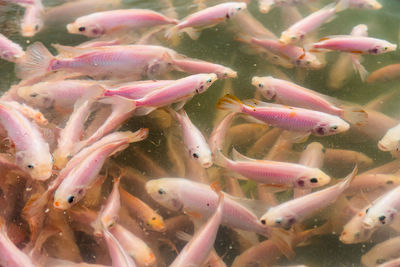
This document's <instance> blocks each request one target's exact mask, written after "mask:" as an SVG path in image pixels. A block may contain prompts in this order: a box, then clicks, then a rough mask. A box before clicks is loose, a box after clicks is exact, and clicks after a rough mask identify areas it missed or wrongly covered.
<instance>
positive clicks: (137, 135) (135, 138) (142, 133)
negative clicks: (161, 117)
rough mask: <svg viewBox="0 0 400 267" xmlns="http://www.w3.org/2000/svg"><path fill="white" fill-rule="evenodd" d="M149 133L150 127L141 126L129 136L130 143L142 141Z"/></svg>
mask: <svg viewBox="0 0 400 267" xmlns="http://www.w3.org/2000/svg"><path fill="white" fill-rule="evenodd" d="M148 135H149V129H148V128H141V129H139V130H137V131H136V132H134V133H131V134H130V136H129V143H134V142H140V141H142V140H144V139H146V138H147V136H148Z"/></svg>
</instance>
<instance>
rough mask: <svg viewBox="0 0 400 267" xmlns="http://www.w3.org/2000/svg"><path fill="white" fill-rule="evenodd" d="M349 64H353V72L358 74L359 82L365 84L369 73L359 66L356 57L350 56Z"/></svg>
mask: <svg viewBox="0 0 400 267" xmlns="http://www.w3.org/2000/svg"><path fill="white" fill-rule="evenodd" d="M351 62H352V63H353V68H354V70H355V71H356V72H358V73H359V74H360V78H361V81H362V82H365V80H366V78H367V76H368V74H369V73H368V71H367V70H366V69H365V67H364V66H363V65H362V64H361V62H360V60H359V57H358V56H356V55H351Z"/></svg>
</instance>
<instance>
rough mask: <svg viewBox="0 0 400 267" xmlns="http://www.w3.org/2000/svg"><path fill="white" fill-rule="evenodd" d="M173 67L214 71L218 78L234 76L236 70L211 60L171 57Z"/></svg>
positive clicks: (196, 71) (193, 72) (206, 71)
mask: <svg viewBox="0 0 400 267" xmlns="http://www.w3.org/2000/svg"><path fill="white" fill-rule="evenodd" d="M172 62H173V64H174V68H176V69H177V70H181V71H184V72H187V73H192V74H197V73H215V74H216V75H217V77H218V79H225V78H236V77H237V72H236V71H234V70H232V69H230V68H228V67H225V66H222V65H219V64H215V63H211V62H207V61H203V60H198V59H187V58H185V59H173V61H172Z"/></svg>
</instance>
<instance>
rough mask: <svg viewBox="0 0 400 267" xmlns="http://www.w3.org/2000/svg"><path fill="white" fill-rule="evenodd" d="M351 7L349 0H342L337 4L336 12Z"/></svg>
mask: <svg viewBox="0 0 400 267" xmlns="http://www.w3.org/2000/svg"><path fill="white" fill-rule="evenodd" d="M348 7H349V0H340V1H339V3H337V5H336V6H335V10H336V12H340V11H343V10H345V9H347V8H348Z"/></svg>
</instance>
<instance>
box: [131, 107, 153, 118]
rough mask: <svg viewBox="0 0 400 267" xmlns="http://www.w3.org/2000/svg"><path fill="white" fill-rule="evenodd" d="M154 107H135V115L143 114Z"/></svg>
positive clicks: (151, 110)
mask: <svg viewBox="0 0 400 267" xmlns="http://www.w3.org/2000/svg"><path fill="white" fill-rule="evenodd" d="M156 109H157V108H156V107H138V108H136V109H135V113H134V115H135V116H145V115H148V114H150V113H151V112H153V111H154V110H156Z"/></svg>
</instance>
